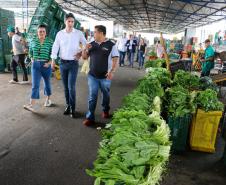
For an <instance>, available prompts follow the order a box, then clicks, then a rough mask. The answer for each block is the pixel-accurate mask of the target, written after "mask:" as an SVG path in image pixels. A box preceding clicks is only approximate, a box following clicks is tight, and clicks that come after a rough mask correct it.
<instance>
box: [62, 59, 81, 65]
mask: <svg viewBox="0 0 226 185" xmlns="http://www.w3.org/2000/svg"><path fill="white" fill-rule="evenodd" d="M60 61H61V62H62V63H63V64H64V63H69V62H78V61H77V60H63V59H60Z"/></svg>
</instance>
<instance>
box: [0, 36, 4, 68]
mask: <svg viewBox="0 0 226 185" xmlns="http://www.w3.org/2000/svg"><path fill="white" fill-rule="evenodd" d="M4 71H5V62H4V53H3V40H2V38H0V72H4Z"/></svg>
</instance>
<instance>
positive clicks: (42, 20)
mask: <svg viewBox="0 0 226 185" xmlns="http://www.w3.org/2000/svg"><path fill="white" fill-rule="evenodd" d="M49 23H50V20H49V19H48V18H47V17H44V16H36V15H35V16H33V17H32V20H31V25H39V24H44V25H46V26H48V25H49Z"/></svg>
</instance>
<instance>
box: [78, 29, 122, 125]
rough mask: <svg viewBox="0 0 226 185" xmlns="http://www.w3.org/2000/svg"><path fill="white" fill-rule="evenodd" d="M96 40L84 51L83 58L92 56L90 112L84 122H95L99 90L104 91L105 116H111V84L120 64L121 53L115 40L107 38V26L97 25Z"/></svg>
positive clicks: (89, 76)
mask: <svg viewBox="0 0 226 185" xmlns="http://www.w3.org/2000/svg"><path fill="white" fill-rule="evenodd" d="M94 39H95V40H94V41H93V42H91V43H90V44H88V45H87V46H86V49H85V50H84V51H83V53H82V56H83V59H88V57H90V71H89V74H88V86H89V99H88V109H89V110H88V112H87V114H86V119H85V120H84V122H83V124H84V125H86V126H89V125H92V124H94V121H95V116H94V112H95V108H96V104H97V97H98V90H99V89H100V90H101V92H102V97H103V99H102V106H103V113H102V117H103V118H109V110H110V106H109V104H110V86H111V80H112V78H113V74H114V72H115V70H116V67H117V64H118V57H119V53H118V50H117V48H116V46H115V44H114V43H113V42H111V41H110V40H107V39H106V27H104V26H102V25H98V26H95V31H94Z"/></svg>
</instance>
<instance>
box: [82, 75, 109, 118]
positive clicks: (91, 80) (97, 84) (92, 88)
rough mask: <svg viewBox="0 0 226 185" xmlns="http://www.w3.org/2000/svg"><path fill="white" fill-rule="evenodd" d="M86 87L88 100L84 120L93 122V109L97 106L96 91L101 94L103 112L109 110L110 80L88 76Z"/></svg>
mask: <svg viewBox="0 0 226 185" xmlns="http://www.w3.org/2000/svg"><path fill="white" fill-rule="evenodd" d="M88 86H89V99H88V109H89V110H88V112H87V113H86V118H87V119H89V120H91V121H94V120H95V116H94V113H95V109H96V104H97V97H98V90H99V89H100V90H101V92H102V107H103V112H108V111H109V110H110V87H111V80H108V79H97V78H95V77H93V76H92V75H88Z"/></svg>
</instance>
